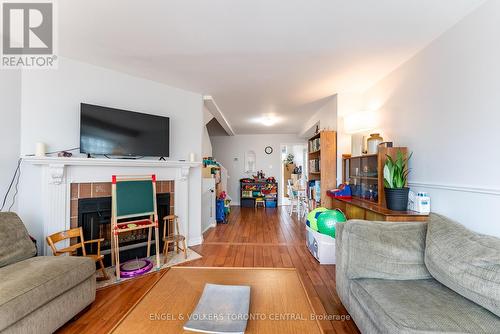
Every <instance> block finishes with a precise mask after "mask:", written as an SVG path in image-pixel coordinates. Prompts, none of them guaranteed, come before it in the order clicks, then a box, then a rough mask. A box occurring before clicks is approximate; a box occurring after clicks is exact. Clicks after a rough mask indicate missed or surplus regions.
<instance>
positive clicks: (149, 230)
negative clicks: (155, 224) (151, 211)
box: [146, 226, 151, 257]
mask: <svg viewBox="0 0 500 334" xmlns="http://www.w3.org/2000/svg"><path fill="white" fill-rule="evenodd" d="M150 255H151V226H150V227H148V251H147V253H146V256H147V257H149V256H150Z"/></svg>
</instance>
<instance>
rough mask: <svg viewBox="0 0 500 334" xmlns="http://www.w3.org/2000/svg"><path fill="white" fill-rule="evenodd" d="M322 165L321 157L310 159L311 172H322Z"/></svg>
mask: <svg viewBox="0 0 500 334" xmlns="http://www.w3.org/2000/svg"><path fill="white" fill-rule="evenodd" d="M320 165H321V160H320V159H311V160H309V171H310V172H311V173H319V172H320V170H321V169H320Z"/></svg>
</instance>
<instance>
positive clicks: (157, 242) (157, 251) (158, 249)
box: [155, 227, 161, 269]
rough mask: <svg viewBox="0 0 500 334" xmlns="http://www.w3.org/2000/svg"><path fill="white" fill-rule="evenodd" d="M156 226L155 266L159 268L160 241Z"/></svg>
mask: <svg viewBox="0 0 500 334" xmlns="http://www.w3.org/2000/svg"><path fill="white" fill-rule="evenodd" d="M158 233H159V232H158V227H155V248H156V268H157V269H160V267H161V266H160V241H159V239H158Z"/></svg>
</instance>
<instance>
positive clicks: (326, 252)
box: [306, 225, 335, 264]
mask: <svg viewBox="0 0 500 334" xmlns="http://www.w3.org/2000/svg"><path fill="white" fill-rule="evenodd" d="M306 232H307V233H306V246H307V249H309V252H311V254H312V256H314V258H315V259H316V260H318V261H319V263H320V264H335V239H334V238H332V237H331V236H329V235H326V234H321V233H319V232H316V231H314V230H313V229H311V228H310V227H309V226H307V225H306Z"/></svg>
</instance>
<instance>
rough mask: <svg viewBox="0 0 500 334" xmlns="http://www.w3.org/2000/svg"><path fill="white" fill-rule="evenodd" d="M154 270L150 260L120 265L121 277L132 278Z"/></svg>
mask: <svg viewBox="0 0 500 334" xmlns="http://www.w3.org/2000/svg"><path fill="white" fill-rule="evenodd" d="M152 268H153V262H151V261H150V260H148V259H137V258H135V259H132V260H128V261H126V262H124V263H122V264H120V277H121V278H131V277H136V276H139V275H142V274H145V273H147V272H148V271H150V270H151V269H152Z"/></svg>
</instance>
